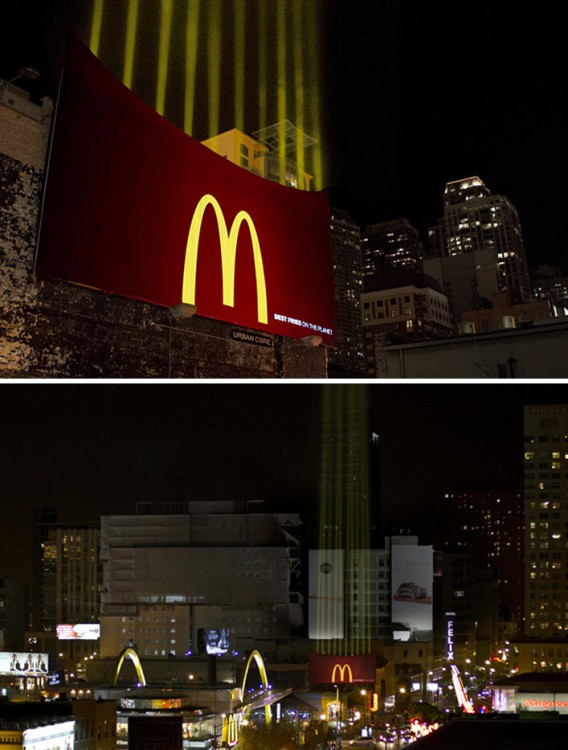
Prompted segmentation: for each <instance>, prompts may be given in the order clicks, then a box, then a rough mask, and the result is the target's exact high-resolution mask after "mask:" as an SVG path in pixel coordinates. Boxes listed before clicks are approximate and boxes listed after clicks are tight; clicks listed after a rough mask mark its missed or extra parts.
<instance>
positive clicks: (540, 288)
mask: <svg viewBox="0 0 568 750" xmlns="http://www.w3.org/2000/svg"><path fill="white" fill-rule="evenodd" d="M532 289H533V295H534V296H535V297H538V298H539V299H549V300H551V302H552V304H553V305H554V307H555V308H556V309H557V312H558V314H560V315H566V310H567V309H568V276H566V275H564V274H563V273H562V271H561V270H560V268H558V267H556V266H550V265H548V264H547V263H545V264H542V265H540V266H537V267H536V268H535V269H534V270H533V272H532Z"/></svg>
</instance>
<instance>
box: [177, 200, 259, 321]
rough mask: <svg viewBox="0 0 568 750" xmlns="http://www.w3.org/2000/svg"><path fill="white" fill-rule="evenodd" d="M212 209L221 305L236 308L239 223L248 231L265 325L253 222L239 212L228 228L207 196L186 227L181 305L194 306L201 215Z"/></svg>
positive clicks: (214, 202)
mask: <svg viewBox="0 0 568 750" xmlns="http://www.w3.org/2000/svg"><path fill="white" fill-rule="evenodd" d="M208 206H211V207H212V208H213V210H214V211H215V216H216V217H217V228H218V230H219V242H220V245H221V273H222V276H223V279H222V280H223V304H224V305H228V306H229V307H234V306H235V262H236V257H237V242H238V239H239V232H240V229H241V224H242V223H243V222H245V223H246V224H247V226H248V228H249V232H250V237H251V242H252V251H253V257H254V272H255V277H256V296H257V311H258V312H257V314H258V321H259V323H268V304H267V298H266V281H265V278H264V266H263V263H262V252H261V249H260V242H259V239H258V234H257V233H256V227H255V226H254V222H253V220H252V218H251V216H250V214H248V213H247V212H246V211H239V213H238V214H237V215H236V216H235V218H234V220H233V223H232V224H231V229H230V230H228V229H227V222H226V221H225V217H224V215H223V211H222V209H221V206H220V205H219V201H218V200H217V199H216V198H215V197H214V196H213V195H210V194H207V195H204V196H203V197H202V198H201V200H200V201H199V203H198V204H197V206H196V208H195V211H194V213H193V218H192V220H191V225H190V227H189V233H188V236H187V245H186V250H185V264H184V269H183V282H182V302H184V303H187V304H189V305H195V286H196V279H197V253H198V250H199V235H200V234H201V224H202V222H203V214H204V213H205V210H206V208H207V207H208Z"/></svg>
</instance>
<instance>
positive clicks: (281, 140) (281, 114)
mask: <svg viewBox="0 0 568 750" xmlns="http://www.w3.org/2000/svg"><path fill="white" fill-rule="evenodd" d="M277 19H278V20H277V23H276V28H277V29H278V63H277V68H278V85H277V90H278V123H279V126H280V133H279V137H278V166H279V172H280V182H281V183H282V184H285V182H286V137H285V134H284V125H285V120H286V44H287V42H286V5H285V2H284V0H278V6H277Z"/></svg>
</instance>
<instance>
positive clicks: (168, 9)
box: [156, 0, 173, 115]
mask: <svg viewBox="0 0 568 750" xmlns="http://www.w3.org/2000/svg"><path fill="white" fill-rule="evenodd" d="M172 15H173V0H162V4H161V14H160V43H159V53H158V85H157V87H156V112H158V113H159V114H161V115H163V114H164V109H165V103H166V85H167V81H168V60H169V56H170V41H171V37H172Z"/></svg>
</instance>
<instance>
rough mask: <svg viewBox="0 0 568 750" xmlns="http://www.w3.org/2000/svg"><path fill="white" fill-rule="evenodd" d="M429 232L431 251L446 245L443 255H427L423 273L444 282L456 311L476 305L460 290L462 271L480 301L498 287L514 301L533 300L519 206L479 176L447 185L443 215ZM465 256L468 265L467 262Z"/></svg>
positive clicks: (478, 302) (443, 247)
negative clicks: (495, 191) (494, 191)
mask: <svg viewBox="0 0 568 750" xmlns="http://www.w3.org/2000/svg"><path fill="white" fill-rule="evenodd" d="M429 236H430V238H431V249H433V251H434V252H435V251H436V249H437V250H438V252H439V250H440V249H442V252H443V255H442V256H441V257H430V258H427V259H426V260H425V263H424V271H425V272H426V273H428V274H430V275H432V276H434V277H435V278H437V279H438V281H439V282H440V283H441V284H442V286H443V287H444V289H445V290H446V293H447V294H448V297H449V298H450V302H451V303H452V305H453V312H454V314H456V315H457V314H459V313H461V312H463V311H464V310H468V309H476V308H475V307H473V308H472V307H470V305H471V302H470V295H466V296H465V297H464V296H463V294H461V293H457V292H458V288H457V287H458V286H459V284H460V283H461V284H462V285H463V283H464V282H463V278H462V277H463V276H464V275H465V276H467V278H466V282H465V283H466V285H467V284H469V286H470V287H471V288H472V290H473V292H474V302H475V299H476V298H477V304H478V305H480V304H482V299H485V298H487V296H488V294H494V293H496V292H500V291H508V292H509V293H510V294H511V296H512V298H513V299H514V300H515V301H516V302H525V301H527V300H529V299H530V297H531V288H530V281H529V274H528V268H527V262H526V257H525V249H524V244H523V237H522V229H521V223H520V220H519V215H518V213H517V210H516V208H515V207H514V205H513V204H512V203H511V201H510V200H509V199H508V198H507V197H505V196H503V195H493V194H492V193H491V192H490V190H489V188H488V187H487V186H486V185H485V183H484V182H483V181H482V180H481V179H480V178H479V177H468V178H466V179H462V180H456V181H454V182H448V183H447V184H446V187H445V190H444V216H443V219H442V220H441V221H439V222H438V224H437V226H436V227H435V228H433V229H431V230H430V231H429ZM431 254H433V253H431ZM472 254H474V255H472ZM464 256H465V258H466V259H469V261H470V262H469V263H468V262H467V260H466V261H464ZM471 261H474V262H473V263H472V262H471ZM468 267H469V270H468ZM466 304H467V305H468V306H467V307H466V306H465V305H466Z"/></svg>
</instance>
